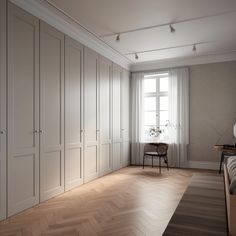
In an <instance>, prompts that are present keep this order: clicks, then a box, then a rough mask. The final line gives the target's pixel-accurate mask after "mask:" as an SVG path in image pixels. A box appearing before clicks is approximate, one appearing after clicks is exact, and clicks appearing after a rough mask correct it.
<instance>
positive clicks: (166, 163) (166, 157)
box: [166, 156, 169, 171]
mask: <svg viewBox="0 0 236 236" xmlns="http://www.w3.org/2000/svg"><path fill="white" fill-rule="evenodd" d="M166 165H167V170H168V171H169V164H168V158H167V156H166Z"/></svg>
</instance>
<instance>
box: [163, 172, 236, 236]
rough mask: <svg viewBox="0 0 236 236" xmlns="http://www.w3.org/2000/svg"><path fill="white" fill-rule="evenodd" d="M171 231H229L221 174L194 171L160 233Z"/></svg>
mask: <svg viewBox="0 0 236 236" xmlns="http://www.w3.org/2000/svg"><path fill="white" fill-rule="evenodd" d="M234 220H235V218H234ZM234 225H235V222H234ZM173 235H175V236H184V235H185V236H186V235H190V236H203V235H204V236H207V235H208V236H216V235H218V236H227V235H228V234H227V220H226V209H225V196H224V182H223V178H222V176H221V175H217V174H210V173H209V174H207V173H195V174H193V177H192V180H191V182H190V184H189V186H188V188H187V190H186V191H185V193H184V195H183V197H182V199H181V201H180V203H179V205H178V207H177V208H176V210H175V212H174V214H173V216H172V218H171V220H170V221H169V223H168V226H167V228H166V230H165V232H164V233H163V236H173ZM233 235H235V234H233Z"/></svg>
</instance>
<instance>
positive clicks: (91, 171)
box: [84, 48, 99, 182]
mask: <svg viewBox="0 0 236 236" xmlns="http://www.w3.org/2000/svg"><path fill="white" fill-rule="evenodd" d="M98 92H99V91H98V54H97V53H96V52H94V51H92V50H90V49H88V48H85V50H84V128H85V130H84V137H85V140H84V141H85V143H84V148H85V150H84V181H85V182H88V181H90V180H92V179H95V178H97V177H98V171H99V170H98V169H99V156H98V155H99V150H98V148H99V146H98V137H99V129H98V127H99V120H98V96H97V94H98Z"/></svg>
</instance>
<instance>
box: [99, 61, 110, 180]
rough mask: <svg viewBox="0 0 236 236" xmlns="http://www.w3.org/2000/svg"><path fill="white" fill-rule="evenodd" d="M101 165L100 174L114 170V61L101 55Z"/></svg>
mask: <svg viewBox="0 0 236 236" xmlns="http://www.w3.org/2000/svg"><path fill="white" fill-rule="evenodd" d="M99 65H100V67H99V73H100V76H99V81H100V84H99V85H100V86H99V90H100V93H99V95H100V101H99V104H100V111H99V113H100V158H99V159H100V166H99V172H100V173H99V175H100V176H101V175H104V174H107V173H109V172H111V171H112V149H111V147H112V145H111V139H112V137H111V128H112V127H111V115H112V114H111V108H112V96H111V92H112V86H111V84H112V62H111V61H109V60H107V59H106V58H104V57H102V56H100V60H99Z"/></svg>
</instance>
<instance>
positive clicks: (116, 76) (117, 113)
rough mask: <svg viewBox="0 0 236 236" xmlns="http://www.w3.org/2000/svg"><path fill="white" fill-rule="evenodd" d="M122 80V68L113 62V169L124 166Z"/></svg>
mask: <svg viewBox="0 0 236 236" xmlns="http://www.w3.org/2000/svg"><path fill="white" fill-rule="evenodd" d="M121 80H122V69H121V68H120V67H119V66H117V65H114V64H113V83H112V84H113V85H112V88H113V89H112V101H113V106H112V117H113V122H112V127H113V128H112V134H113V137H112V138H113V140H112V141H113V148H112V149H113V170H118V169H120V168H122V155H121V154H122V134H121Z"/></svg>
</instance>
